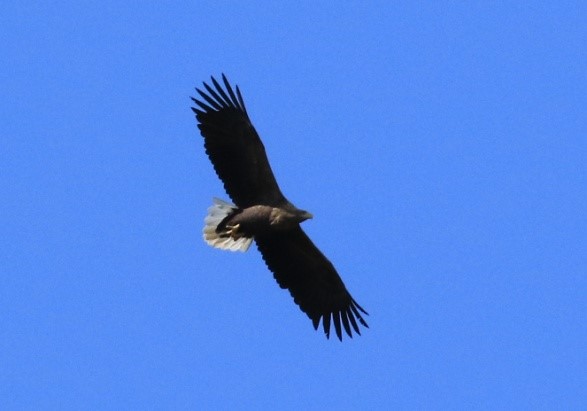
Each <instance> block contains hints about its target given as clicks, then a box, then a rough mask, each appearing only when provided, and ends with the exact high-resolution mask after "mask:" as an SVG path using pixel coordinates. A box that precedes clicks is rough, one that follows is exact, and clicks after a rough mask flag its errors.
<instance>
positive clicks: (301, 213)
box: [296, 210, 314, 223]
mask: <svg viewBox="0 0 587 411" xmlns="http://www.w3.org/2000/svg"><path fill="white" fill-rule="evenodd" d="M296 217H297V218H298V220H299V222H300V223H301V222H302V221H306V220H309V219H311V218H314V216H313V215H312V214H311V213H308V212H307V211H305V210H297V212H296Z"/></svg>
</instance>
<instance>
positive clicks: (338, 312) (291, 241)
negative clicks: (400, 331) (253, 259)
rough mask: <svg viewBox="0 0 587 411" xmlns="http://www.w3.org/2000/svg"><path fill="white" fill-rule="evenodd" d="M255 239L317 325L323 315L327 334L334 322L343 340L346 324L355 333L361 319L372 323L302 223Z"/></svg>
mask: <svg viewBox="0 0 587 411" xmlns="http://www.w3.org/2000/svg"><path fill="white" fill-rule="evenodd" d="M255 242H256V243H257V247H258V248H259V251H260V252H261V254H262V255H263V259H264V260H265V263H266V264H267V266H268V267H269V269H270V270H271V271H272V272H273V274H274V276H275V279H276V280H277V282H278V283H279V286H280V287H281V288H287V289H288V290H289V292H290V293H291V295H292V297H293V299H294V301H295V303H296V304H297V305H299V306H300V309H301V310H302V311H303V312H305V313H306V314H307V315H308V317H310V319H311V320H312V323H313V324H314V328H315V329H318V325H319V323H320V319H322V325H323V328H324V333H325V334H326V337H327V338H328V337H329V336H330V324H331V322H332V323H334V329H335V331H336V335H337V337H338V339H339V340H341V341H342V328H344V330H345V331H346V333H347V334H348V336H349V337H352V336H353V335H352V330H354V331H355V333H357V334H359V335H360V334H361V332H360V330H359V326H358V324H357V321H358V322H359V323H361V324H362V325H363V326H364V327H367V328H368V327H369V326H368V325H367V323H366V322H365V320H364V319H363V316H362V315H361V313H363V314H367V312H366V311H365V310H364V309H363V308H362V307H361V306H360V305H359V304H357V302H356V301H355V300H354V299H353V297H351V295H350V294H349V292H348V291H347V289H346V287H345V286H344V283H343V282H342V279H341V278H340V276H339V275H338V273H337V272H336V270H335V268H334V266H333V265H332V263H331V262H330V261H328V259H327V258H326V257H325V256H324V254H322V253H321V252H320V250H319V249H318V248H317V247H316V246H315V245H314V243H312V241H311V240H310V238H309V237H308V236H307V235H306V233H304V231H303V230H302V229H301V228H300V227H299V226H298V227H296V228H295V229H292V230H287V231H281V232H273V233H268V234H265V235H257V236H256V237H255ZM341 327H342V328H341ZM351 327H352V330H351Z"/></svg>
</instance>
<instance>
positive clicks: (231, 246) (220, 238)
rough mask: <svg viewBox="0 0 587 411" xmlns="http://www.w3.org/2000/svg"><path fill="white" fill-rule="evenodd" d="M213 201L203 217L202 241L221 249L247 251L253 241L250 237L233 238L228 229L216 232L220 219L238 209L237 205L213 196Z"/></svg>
mask: <svg viewBox="0 0 587 411" xmlns="http://www.w3.org/2000/svg"><path fill="white" fill-rule="evenodd" d="M213 202H214V204H212V205H211V206H210V207H209V208H208V215H207V216H206V218H205V219H204V224H205V225H204V241H206V242H207V243H208V245H211V246H212V247H215V248H220V249H222V250H230V251H242V252H245V251H247V250H248V249H249V247H250V246H251V243H252V242H253V238H252V237H238V238H233V236H231V235H230V233H229V232H228V230H223V231H220V232H216V227H218V225H219V224H220V223H221V222H222V220H224V219H225V218H226V217H227V216H228V215H230V214H231V213H232V212H234V211H235V210H238V207H237V206H235V205H233V204H230V203H227V202H226V201H222V200H220V199H219V198H214V199H213ZM227 228H229V227H227Z"/></svg>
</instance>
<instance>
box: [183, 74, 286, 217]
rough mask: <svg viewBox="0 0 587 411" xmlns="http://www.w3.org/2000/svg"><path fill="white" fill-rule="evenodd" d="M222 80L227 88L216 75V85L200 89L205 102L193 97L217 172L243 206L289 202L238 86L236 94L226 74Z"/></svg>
mask: <svg viewBox="0 0 587 411" xmlns="http://www.w3.org/2000/svg"><path fill="white" fill-rule="evenodd" d="M222 80H223V82H224V87H225V88H224V89H223V88H222V86H221V85H220V84H219V83H218V82H217V81H216V80H215V79H214V77H212V85H213V87H211V86H209V85H208V84H206V83H204V88H205V91H202V90H200V89H196V91H197V92H198V94H199V95H200V96H201V98H202V99H203V101H202V100H197V99H195V98H192V100H193V101H194V103H196V104H197V106H198V107H192V110H193V111H194V113H196V118H197V120H198V128H199V129H200V133H201V134H202V137H204V147H205V148H206V153H207V154H208V157H209V158H210V161H212V164H213V165H214V169H215V170H216V174H218V177H220V179H221V180H222V182H223V183H224V188H225V190H226V192H227V193H228V195H229V196H230V198H231V199H232V201H233V202H234V203H235V204H236V205H237V206H239V207H241V208H246V207H249V206H252V205H255V204H265V205H280V204H284V203H286V202H287V200H286V199H285V197H284V196H283V194H282V193H281V190H280V189H279V186H278V185H277V182H276V181H275V176H274V175H273V171H272V170H271V166H270V165H269V161H268V160H267V155H266V154H265V147H264V146H263V143H262V142H261V139H260V138H259V135H258V134H257V132H256V131H255V128H254V127H253V125H252V124H251V120H250V119H249V116H248V114H247V110H246V108H245V103H244V101H243V98H242V96H241V93H240V90H239V88H238V86H237V87H236V94H235V92H234V91H233V89H232V87H231V86H230V83H229V82H228V80H227V79H226V76H225V75H224V74H223V75H222Z"/></svg>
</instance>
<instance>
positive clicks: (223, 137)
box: [192, 75, 368, 340]
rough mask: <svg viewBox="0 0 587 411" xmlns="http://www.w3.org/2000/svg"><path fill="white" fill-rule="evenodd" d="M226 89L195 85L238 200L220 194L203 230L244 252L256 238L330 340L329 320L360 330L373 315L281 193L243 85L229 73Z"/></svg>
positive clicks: (221, 167) (221, 169) (215, 152)
mask: <svg viewBox="0 0 587 411" xmlns="http://www.w3.org/2000/svg"><path fill="white" fill-rule="evenodd" d="M222 80H223V83H224V88H223V87H222V86H221V85H220V83H218V82H217V81H216V80H215V79H214V78H213V77H212V86H210V85H208V84H206V83H204V90H200V89H196V91H197V92H198V94H199V95H200V97H201V100H198V99H194V98H192V100H193V101H194V103H195V104H196V105H197V107H192V110H193V111H194V113H195V114H196V118H197V120H198V127H199V129H200V132H201V134H202V137H204V147H205V149H206V153H207V154H208V157H209V158H210V161H211V162H212V164H213V166H214V169H215V170H216V173H217V174H218V177H219V178H220V179H221V180H222V182H223V183H224V188H225V189H226V192H227V193H228V195H229V196H230V198H231V199H232V200H233V201H234V203H235V205H234V206H233V205H231V204H228V203H225V202H223V201H221V200H218V199H215V201H214V202H215V204H214V205H213V206H212V207H210V208H209V214H208V217H206V227H205V228H204V238H205V240H206V242H208V244H210V245H212V246H214V247H218V248H222V249H229V250H233V251H236V250H239V251H246V249H247V248H248V247H249V245H250V242H251V241H252V240H253V239H254V240H255V242H256V244H257V248H258V249H259V251H260V252H261V254H262V256H263V259H264V260H265V263H266V264H267V266H268V267H269V269H270V270H271V271H272V272H273V274H274V277H275V279H276V280H277V282H278V284H279V286H280V287H281V288H285V289H288V290H289V292H290V293H291V295H292V297H293V298H294V301H295V303H296V304H297V305H298V306H299V307H300V309H301V310H302V311H303V312H305V313H306V314H307V315H308V317H309V318H310V319H311V320H312V324H313V325H314V328H315V329H318V326H319V323H320V320H321V319H322V325H323V328H324V332H325V334H326V336H327V337H329V335H330V326H331V323H333V324H334V329H335V332H336V335H337V337H338V338H339V339H340V340H342V330H344V331H345V332H346V334H347V335H348V336H349V337H352V336H353V330H354V332H355V333H356V334H359V335H360V334H361V332H360V328H359V324H361V325H363V326H364V327H368V326H367V323H366V322H365V320H364V319H363V316H362V314H367V312H366V311H365V310H364V309H363V308H361V306H360V305H359V304H357V302H356V301H355V300H354V299H353V298H352V297H351V295H350V294H349V292H348V291H347V289H346V287H345V285H344V283H343V282H342V280H341V278H340V277H339V275H338V273H337V272H336V270H335V268H334V266H333V265H332V263H331V262H330V261H328V259H327V258H326V257H325V256H324V255H323V254H322V253H321V252H320V250H319V249H318V248H317V247H316V246H315V245H314V244H313V243H312V241H311V240H310V239H309V238H308V236H307V235H306V234H305V233H304V231H303V230H302V228H301V227H300V223H301V222H302V221H304V220H306V219H308V218H312V216H311V214H309V213H308V212H306V211H304V210H300V209H297V208H296V207H295V206H294V205H293V204H291V203H290V202H289V201H288V200H287V199H286V198H285V196H284V195H283V194H282V192H281V190H280V189H279V186H278V185H277V181H276V180H275V176H274V175H273V171H272V170H271V166H270V165H269V161H268V160H267V155H266V153H265V147H264V146H263V143H262V142H261V139H260V138H259V135H258V134H257V132H256V131H255V128H254V127H253V125H252V124H251V121H250V119H249V116H248V114H247V110H246V108H245V104H244V101H243V98H242V95H241V93H240V90H239V88H238V86H237V87H236V93H235V92H234V91H233V89H232V87H231V85H230V83H229V82H228V80H227V79H226V77H225V76H224V75H223V76H222Z"/></svg>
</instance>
